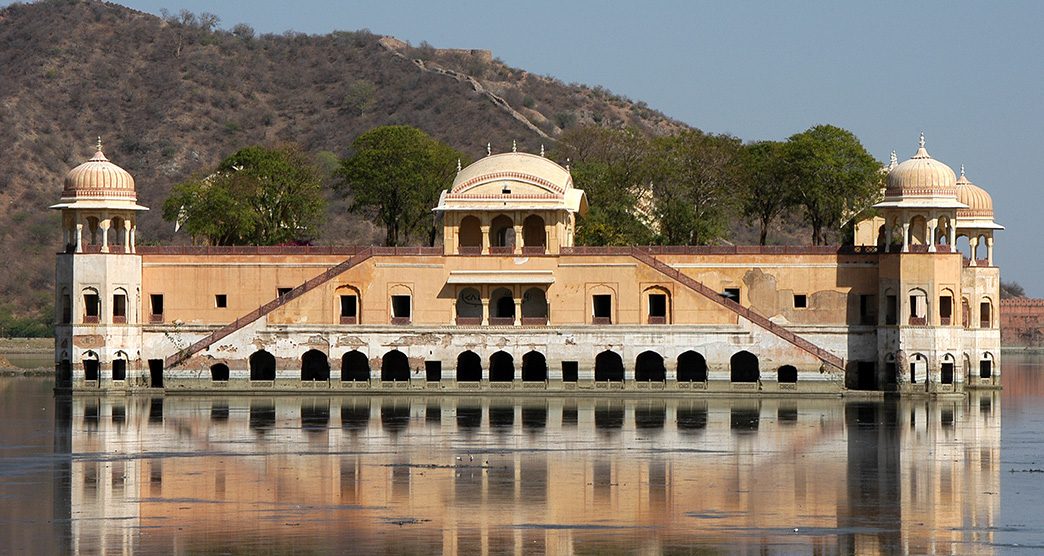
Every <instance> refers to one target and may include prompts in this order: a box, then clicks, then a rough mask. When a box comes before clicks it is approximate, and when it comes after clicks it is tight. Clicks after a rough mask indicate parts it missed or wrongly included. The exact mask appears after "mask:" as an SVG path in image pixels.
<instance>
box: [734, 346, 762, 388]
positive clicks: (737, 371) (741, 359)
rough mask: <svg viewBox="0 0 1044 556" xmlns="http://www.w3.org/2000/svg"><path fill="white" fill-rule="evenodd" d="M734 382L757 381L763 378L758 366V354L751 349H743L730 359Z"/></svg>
mask: <svg viewBox="0 0 1044 556" xmlns="http://www.w3.org/2000/svg"><path fill="white" fill-rule="evenodd" d="M729 369H730V371H731V379H732V382H757V381H758V380H759V379H760V378H761V370H760V369H759V368H758V356H757V355H754V354H753V353H751V352H749V351H741V352H739V353H736V354H735V355H733V356H732V358H731V359H730V360H729Z"/></svg>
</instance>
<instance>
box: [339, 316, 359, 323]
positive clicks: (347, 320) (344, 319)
mask: <svg viewBox="0 0 1044 556" xmlns="http://www.w3.org/2000/svg"><path fill="white" fill-rule="evenodd" d="M341 324H359V319H358V318H357V317H346V316H344V315H342V316H341Z"/></svg>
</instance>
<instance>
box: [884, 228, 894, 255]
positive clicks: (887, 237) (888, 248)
mask: <svg viewBox="0 0 1044 556" xmlns="http://www.w3.org/2000/svg"><path fill="white" fill-rule="evenodd" d="M891 249H892V227H891V226H889V225H888V224H885V245H884V252H885V253H888V252H889V251H891Z"/></svg>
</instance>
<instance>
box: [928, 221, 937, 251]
mask: <svg viewBox="0 0 1044 556" xmlns="http://www.w3.org/2000/svg"><path fill="white" fill-rule="evenodd" d="M938 226H939V224H938V221H937V220H934V219H933V220H931V221H929V222H928V233H927V234H926V235H927V236H928V252H929V253H935V251H936V248H935V243H936V239H935V234H936V232H937V231H938Z"/></svg>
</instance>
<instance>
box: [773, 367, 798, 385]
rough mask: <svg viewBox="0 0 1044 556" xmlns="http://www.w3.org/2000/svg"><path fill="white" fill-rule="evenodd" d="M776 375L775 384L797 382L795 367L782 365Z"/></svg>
mask: <svg viewBox="0 0 1044 556" xmlns="http://www.w3.org/2000/svg"><path fill="white" fill-rule="evenodd" d="M777 373H778V375H777V378H776V381H777V382H788V383H794V382H797V367H795V366H793V365H783V366H782V367H780V368H779V371H777Z"/></svg>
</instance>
